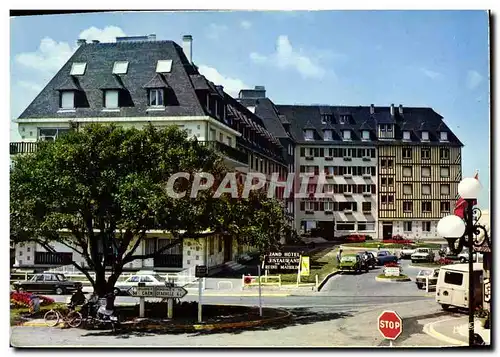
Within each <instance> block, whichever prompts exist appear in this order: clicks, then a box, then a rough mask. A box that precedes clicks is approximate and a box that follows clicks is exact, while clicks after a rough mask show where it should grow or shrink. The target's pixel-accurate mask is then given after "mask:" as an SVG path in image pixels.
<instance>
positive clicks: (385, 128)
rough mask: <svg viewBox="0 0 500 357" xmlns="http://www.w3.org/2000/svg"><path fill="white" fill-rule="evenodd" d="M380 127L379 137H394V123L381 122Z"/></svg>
mask: <svg viewBox="0 0 500 357" xmlns="http://www.w3.org/2000/svg"><path fill="white" fill-rule="evenodd" d="M378 128H379V133H378V137H379V138H380V139H393V138H394V130H393V125H392V124H380V125H379V127H378Z"/></svg>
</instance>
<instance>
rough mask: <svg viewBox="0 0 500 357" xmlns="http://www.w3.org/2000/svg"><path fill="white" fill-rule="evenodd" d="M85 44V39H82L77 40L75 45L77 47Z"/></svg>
mask: <svg viewBox="0 0 500 357" xmlns="http://www.w3.org/2000/svg"><path fill="white" fill-rule="evenodd" d="M86 43H87V40H86V39H84V38H79V39H78V40H76V44H77V45H78V46H81V45H84V44H86Z"/></svg>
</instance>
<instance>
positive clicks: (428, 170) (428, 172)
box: [422, 166, 431, 177]
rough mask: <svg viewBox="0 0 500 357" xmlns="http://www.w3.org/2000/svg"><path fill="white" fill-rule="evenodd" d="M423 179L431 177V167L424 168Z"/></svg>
mask: <svg viewBox="0 0 500 357" xmlns="http://www.w3.org/2000/svg"><path fill="white" fill-rule="evenodd" d="M422 177H431V167H430V166H422Z"/></svg>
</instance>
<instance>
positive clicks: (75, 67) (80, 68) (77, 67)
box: [70, 62, 87, 76]
mask: <svg viewBox="0 0 500 357" xmlns="http://www.w3.org/2000/svg"><path fill="white" fill-rule="evenodd" d="M86 68H87V63H85V62H82V63H78V62H75V63H73V64H72V65H71V72H70V75H72V76H83V75H84V74H85V69H86Z"/></svg>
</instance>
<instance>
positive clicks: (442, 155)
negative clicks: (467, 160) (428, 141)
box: [439, 148, 450, 160]
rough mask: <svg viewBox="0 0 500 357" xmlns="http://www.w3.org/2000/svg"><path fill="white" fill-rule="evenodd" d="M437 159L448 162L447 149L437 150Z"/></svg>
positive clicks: (448, 153) (448, 151) (448, 152)
mask: <svg viewBox="0 0 500 357" xmlns="http://www.w3.org/2000/svg"><path fill="white" fill-rule="evenodd" d="M439 158H440V159H441V160H449V159H450V149H447V148H441V149H439Z"/></svg>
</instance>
